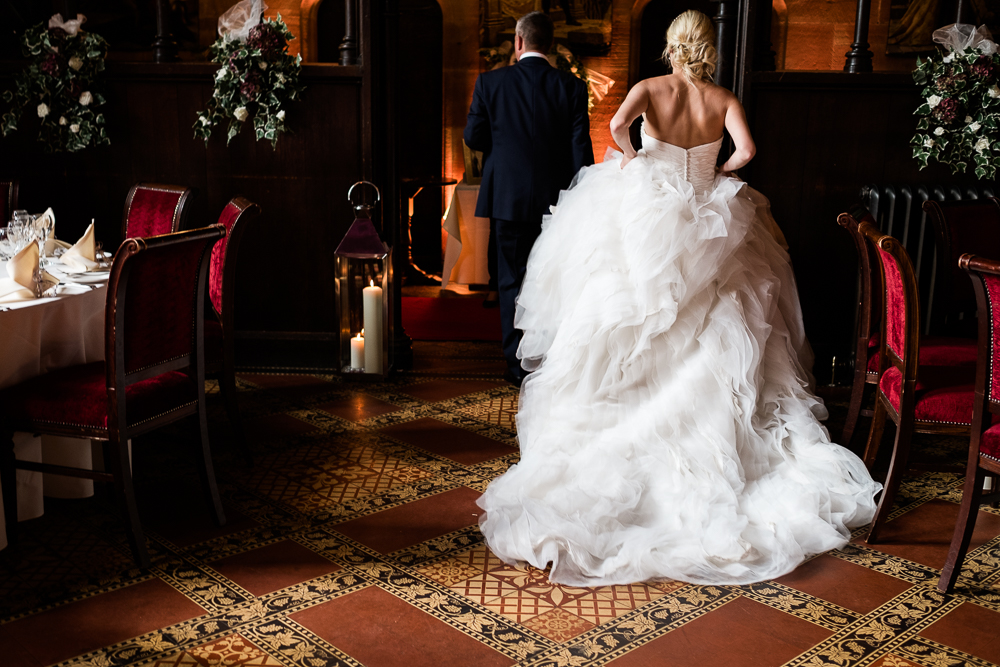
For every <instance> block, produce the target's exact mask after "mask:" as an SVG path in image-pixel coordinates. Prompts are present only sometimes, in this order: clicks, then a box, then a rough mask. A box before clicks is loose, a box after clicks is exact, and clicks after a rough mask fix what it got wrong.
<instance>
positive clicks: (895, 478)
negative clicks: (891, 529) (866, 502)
mask: <svg viewBox="0 0 1000 667" xmlns="http://www.w3.org/2000/svg"><path fill="white" fill-rule="evenodd" d="M883 413H884V408H883ZM877 415H878V413H877V412H876V417H877ZM912 436H913V422H912V421H911V420H900V423H899V424H897V425H896V441H895V443H894V444H893V447H892V461H890V462H889V474H888V476H887V477H886V480H885V487H884V488H883V489H882V497H881V498H880V499H879V501H878V509H876V510H875V518H874V519H872V527H871V529H870V530H869V531H868V537H866V538H865V542H867V543H868V544H875V542H876V541H878V534H879V532H880V531H881V530H882V526H883V524H885V520H886V518H888V516H889V513H890V512H892V503H893V501H894V500H895V499H896V493H897V492H898V491H899V485H900V483H901V482H902V481H903V475H905V474H906V470H907V467H908V464H909V460H910V440H911V438H912Z"/></svg>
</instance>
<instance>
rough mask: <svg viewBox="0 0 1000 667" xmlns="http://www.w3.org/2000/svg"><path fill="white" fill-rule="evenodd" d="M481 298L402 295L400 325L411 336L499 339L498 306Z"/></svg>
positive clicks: (430, 338) (436, 338)
mask: <svg viewBox="0 0 1000 667" xmlns="http://www.w3.org/2000/svg"><path fill="white" fill-rule="evenodd" d="M482 304H483V302H482V299H478V298H475V299H473V298H468V299H455V298H437V297H420V296H404V297H403V328H404V329H405V330H406V333H407V335H409V336H410V338H412V339H413V340H488V341H498V342H499V341H500V309H499V308H483V305H482Z"/></svg>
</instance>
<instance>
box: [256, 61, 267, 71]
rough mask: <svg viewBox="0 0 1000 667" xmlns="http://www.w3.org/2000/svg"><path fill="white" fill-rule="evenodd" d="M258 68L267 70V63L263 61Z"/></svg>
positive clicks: (258, 64)
mask: <svg viewBox="0 0 1000 667" xmlns="http://www.w3.org/2000/svg"><path fill="white" fill-rule="evenodd" d="M257 67H259V68H261V69H267V63H266V62H264V61H263V60H261V61H260V62H259V63H257Z"/></svg>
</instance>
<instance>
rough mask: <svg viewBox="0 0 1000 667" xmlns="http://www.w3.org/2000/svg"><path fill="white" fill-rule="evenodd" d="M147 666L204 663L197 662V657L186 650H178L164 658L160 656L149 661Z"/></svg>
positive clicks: (196, 666) (195, 666)
mask: <svg viewBox="0 0 1000 667" xmlns="http://www.w3.org/2000/svg"><path fill="white" fill-rule="evenodd" d="M149 667H204V663H203V662H199V661H198V659H197V658H195V657H194V656H193V655H191V654H190V653H188V652H187V651H178V652H177V653H173V654H171V655H169V656H167V657H165V658H160V659H159V660H157V661H156V662H154V663H151V664H150V665H149Z"/></svg>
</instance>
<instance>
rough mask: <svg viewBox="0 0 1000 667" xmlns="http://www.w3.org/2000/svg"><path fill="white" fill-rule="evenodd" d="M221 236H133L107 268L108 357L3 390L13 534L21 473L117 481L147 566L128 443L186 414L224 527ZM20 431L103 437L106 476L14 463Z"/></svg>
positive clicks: (3, 456)
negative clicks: (218, 391)
mask: <svg viewBox="0 0 1000 667" xmlns="http://www.w3.org/2000/svg"><path fill="white" fill-rule="evenodd" d="M224 235H225V229H223V228H222V227H221V226H220V225H213V226H212V227H207V228H204V229H198V230H193V231H189V232H179V233H176V234H170V235H166V236H159V237H156V238H149V239H127V240H126V241H125V242H124V243H123V244H122V245H121V247H119V249H118V252H117V253H115V258H114V262H113V264H112V267H111V276H110V282H109V284H108V297H107V305H106V307H105V322H104V332H105V333H104V335H105V347H104V350H105V352H104V355H105V357H104V358H105V361H99V362H95V363H90V364H81V365H77V366H70V367H68V368H63V369H60V370H57V371H54V372H52V373H47V374H45V375H41V376H38V377H36V378H32V379H31V380H28V381H26V382H22V383H21V384H19V385H15V386H13V387H10V388H8V389H6V390H4V391H3V392H2V393H0V409H2V410H3V411H4V421H3V426H4V429H5V431H7V434H6V435H7V439H6V442H7V443H9V446H8V447H5V448H4V451H2V452H0V474H2V477H0V484H2V486H3V495H4V509H5V516H6V521H7V531H8V538H16V529H17V490H16V483H15V474H16V473H15V469H16V468H21V469H24V470H37V471H42V472H49V473H54V474H59V475H69V476H73V477H84V478H88V479H94V480H98V481H103V482H113V483H114V487H115V496H116V499H117V501H118V505H119V507H120V509H121V510H122V513H123V514H124V515H125V517H126V519H127V520H126V528H127V532H128V538H129V542H130V544H131V546H132V553H133V554H134V555H135V560H136V562H137V563H138V564H139V566H140V567H148V566H149V564H150V558H149V552H148V551H147V549H146V542H145V539H144V537H143V531H142V524H141V523H140V521H139V513H138V510H137V508H136V504H135V495H134V492H133V487H132V473H131V467H130V463H129V453H128V444H127V443H128V441H129V439H130V438H134V437H136V436H138V435H141V434H143V433H146V432H147V431H151V430H153V429H155V428H158V427H160V426H162V425H164V424H167V423H170V422H173V421H176V420H178V419H181V418H183V417H187V416H189V415H198V421H199V426H200V431H201V446H200V448H199V454H198V457H197V458H198V464H199V466H198V467H199V473H200V475H201V478H202V482H203V485H204V487H205V491H206V494H207V496H208V499H209V504H210V506H211V509H212V512H213V514H214V517H215V519H216V521H217V522H218V523H219V524H220V525H222V524H224V523H225V515H224V514H223V511H222V503H221V502H220V500H219V492H218V489H217V488H216V484H215V474H214V472H213V469H212V456H211V451H210V449H209V441H208V429H207V422H206V415H205V361H204V349H203V341H204V339H203V327H204V312H205V309H204V303H205V291H206V287H207V284H208V280H207V278H208V266H209V259H210V257H211V250H212V247H213V245H214V244H215V242H216V241H217V240H219V239H221V238H222V237H223V236H224ZM14 431H28V432H31V433H43V434H51V435H62V436H70V437H76V438H90V439H94V440H103V441H105V449H104V452H105V456H104V461H105V468H106V471H104V472H102V471H94V470H83V469H77V468H68V467H63V466H56V465H51V464H41V463H34V462H29V461H17V460H15V458H14V449H13V447H14V444H13V432H14ZM10 541H11V542H13V541H14V539H10Z"/></svg>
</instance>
